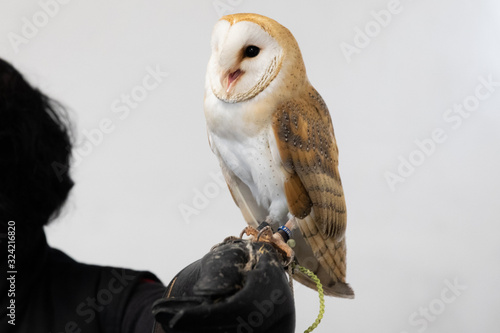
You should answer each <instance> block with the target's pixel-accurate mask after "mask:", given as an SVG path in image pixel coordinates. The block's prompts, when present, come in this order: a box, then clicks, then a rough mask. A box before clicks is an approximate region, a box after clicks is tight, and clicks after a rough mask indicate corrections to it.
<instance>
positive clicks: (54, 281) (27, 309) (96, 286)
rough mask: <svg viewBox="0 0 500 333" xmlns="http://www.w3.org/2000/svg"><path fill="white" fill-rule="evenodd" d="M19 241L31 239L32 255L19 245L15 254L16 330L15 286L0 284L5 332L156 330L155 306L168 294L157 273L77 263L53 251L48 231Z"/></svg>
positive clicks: (120, 332)
mask: <svg viewBox="0 0 500 333" xmlns="http://www.w3.org/2000/svg"><path fill="white" fill-rule="evenodd" d="M18 235H19V233H18ZM18 238H19V242H20V243H22V242H23V241H28V243H29V244H27V248H29V249H30V251H28V252H25V251H24V250H21V248H22V247H21V246H20V247H19V250H18V253H17V255H16V259H17V258H19V259H18V260H17V262H16V266H17V267H16V268H17V273H16V284H15V305H16V309H15V326H14V325H11V324H9V321H11V320H12V317H9V316H7V314H8V313H9V312H7V313H6V312H5V310H6V309H7V306H8V303H7V302H9V299H6V297H5V295H7V292H8V289H9V287H10V285H7V284H6V279H2V281H1V282H0V290H1V292H2V296H1V298H2V299H4V301H2V308H1V309H2V310H1V313H2V317H1V318H0V328H1V329H0V331H1V332H19V333H21V332H22V333H24V332H30V333H38V332H40V333H49V332H51V333H62V332H64V333H143V332H144V333H146V332H147V333H151V332H152V330H153V324H154V318H153V315H152V314H151V305H152V304H153V302H154V301H156V300H157V299H159V298H161V297H162V296H163V294H164V293H165V287H164V286H163V285H162V284H161V283H160V281H159V280H158V278H156V277H155V276H154V275H153V274H151V273H149V272H139V271H133V270H130V269H123V268H115V267H103V266H95V265H86V264H81V263H78V262H76V261H74V260H73V259H71V258H70V257H69V256H67V255H66V254H64V253H63V252H61V251H59V250H56V249H53V248H50V247H49V246H48V244H47V242H46V239H45V234H44V233H43V230H40V231H39V232H37V233H36V236H33V237H32V238H31V239H24V240H23V239H22V236H21V235H19V237H18ZM19 245H21V244H19ZM2 252H3V253H6V252H5V251H2ZM3 268H4V267H2V270H3V271H4V272H5V271H7V269H6V267H5V269H3ZM7 311H9V310H7ZM11 322H12V321H11Z"/></svg>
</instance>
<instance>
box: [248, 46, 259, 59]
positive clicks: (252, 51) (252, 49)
mask: <svg viewBox="0 0 500 333" xmlns="http://www.w3.org/2000/svg"><path fill="white" fill-rule="evenodd" d="M259 52H260V49H259V48H258V47H257V46H255V45H250V46H247V48H246V49H245V57H249V58H253V57H256V56H257V55H258V54H259Z"/></svg>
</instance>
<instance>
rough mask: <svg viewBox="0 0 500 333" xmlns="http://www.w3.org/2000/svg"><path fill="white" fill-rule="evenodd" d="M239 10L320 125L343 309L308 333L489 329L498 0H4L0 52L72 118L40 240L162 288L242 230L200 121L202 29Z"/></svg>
mask: <svg viewBox="0 0 500 333" xmlns="http://www.w3.org/2000/svg"><path fill="white" fill-rule="evenodd" d="M232 12H256V13H260V14H263V15H266V16H269V17H272V18H274V19H276V20H277V21H278V22H280V23H282V24H283V25H285V26H286V27H288V28H289V29H290V30H291V31H292V33H293V34H294V35H295V37H296V39H297V40H298V42H299V45H300V46H301V50H302V52H303V55H304V59H305V63H306V67H307V70H308V76H309V78H310V80H311V82H312V83H313V85H314V86H315V87H316V89H317V90H318V91H319V92H320V93H321V94H322V96H323V97H324V99H325V100H326V102H327V104H328V106H329V108H330V110H331V113H332V118H333V123H334V127H335V132H336V137H337V140H338V145H339V149H340V171H341V175H342V180H343V184H344V189H345V193H346V198H347V205H348V216H349V218H348V230H347V240H348V276H347V278H348V282H350V284H351V285H352V287H353V288H354V290H355V291H356V299H355V300H342V299H333V298H331V299H328V300H327V302H326V316H325V318H324V319H323V322H322V323H321V325H320V326H319V328H318V329H317V332H394V333H402V332H407V333H413V332H424V331H426V332H498V327H499V326H500V317H499V316H498V311H499V310H500V289H499V287H498V281H499V279H500V265H499V263H500V242H499V236H500V227H499V225H498V222H499V217H500V205H499V204H498V200H499V198H500V186H499V185H500V182H499V180H500V176H499V172H498V170H499V169H500V151H499V148H500V145H499V143H500V130H499V125H500V114H499V113H500V39H499V36H500V3H499V2H498V1H495V0H491V1H487V0H483V1H480V0H477V1H465V0H441V1H430V0H420V1H416V0H413V1H412V0H401V1H397V0H390V1H387V0H377V1H373V0H372V1H367V0H363V1H342V2H341V1H330V2H327V1H317V2H314V3H313V2H306V1H300V2H299V1H290V0H287V1H284V0H282V1H272V2H271V1H250V0H216V1H212V0H211V1H201V0H199V1H173V0H167V1H148V2H142V1H132V0H129V1H123V0H122V1H78V0H73V1H68V0H64V1H63V0H59V1H57V2H56V0H41V1H40V2H37V1H23V2H22V3H19V1H12V0H11V1H3V2H2V4H1V5H0V56H1V57H4V58H5V59H7V60H8V61H11V62H13V64H14V65H15V66H16V67H17V68H18V69H19V70H20V71H21V72H23V73H24V74H25V75H26V76H27V77H28V78H29V79H30V81H31V82H33V83H34V84H35V85H37V86H39V87H41V89H42V90H44V91H45V92H46V93H48V94H49V95H51V96H52V97H54V98H55V99H57V100H59V101H61V102H63V103H64V104H65V105H66V106H67V107H68V108H69V109H70V111H71V114H72V118H73V120H74V123H75V133H76V135H77V137H78V141H79V144H78V145H77V147H76V148H77V149H76V152H75V158H76V159H75V165H74V168H73V176H74V179H75V181H76V186H75V188H74V190H73V192H72V195H71V198H70V200H69V202H68V204H67V207H66V209H65V212H64V214H63V216H62V217H61V218H59V219H58V220H57V221H55V222H54V223H53V224H52V225H51V226H50V227H48V228H47V233H48V238H49V242H50V244H51V245H53V246H55V247H58V248H60V249H63V250H64V251H66V252H67V253H68V254H70V255H71V256H73V257H74V258H75V259H77V260H80V261H82V262H87V263H96V264H103V265H114V266H127V267H131V268H135V269H147V270H151V271H153V272H154V273H156V274H157V275H158V276H159V277H160V278H161V279H163V281H164V282H165V283H168V282H169V280H170V278H171V277H172V276H173V275H174V274H175V273H176V272H177V271H179V270H180V269H181V268H183V267H184V266H185V265H187V264H188V263H190V262H192V261H193V260H196V259H198V258H199V257H201V256H202V255H203V254H205V253H206V252H207V251H208V250H209V249H210V247H211V246H212V245H213V244H214V243H217V242H219V241H221V240H222V239H223V238H224V237H226V236H228V235H236V234H238V233H239V232H240V230H241V229H242V228H243V226H244V222H243V219H242V217H241V216H240V213H239V211H238V209H237V208H236V206H235V205H234V204H233V202H232V199H231V197H230V194H229V193H228V191H227V188H226V187H225V185H224V184H222V183H221V182H220V178H219V177H220V174H219V168H218V164H217V161H216V158H215V157H214V156H213V155H212V153H211V151H210V149H209V147H208V143H207V138H206V131H205V119H204V116H203V111H202V110H203V109H202V107H203V104H202V103H203V86H204V76H205V67H206V63H207V61H208V58H209V54H210V49H209V40H210V34H211V29H212V26H213V25H214V24H215V22H216V21H217V19H218V18H219V17H220V16H221V15H222V14H225V13H232ZM151 73H155V74H154V75H152V74H151ZM127 98H128V100H127ZM182 212H184V214H183V213H182ZM296 304H297V332H300V331H303V330H304V329H305V328H307V326H308V325H309V324H310V323H312V322H313V321H314V318H315V316H316V314H317V309H318V302H317V295H316V294H315V293H314V292H312V291H310V290H308V289H306V288H303V287H297V292H296Z"/></svg>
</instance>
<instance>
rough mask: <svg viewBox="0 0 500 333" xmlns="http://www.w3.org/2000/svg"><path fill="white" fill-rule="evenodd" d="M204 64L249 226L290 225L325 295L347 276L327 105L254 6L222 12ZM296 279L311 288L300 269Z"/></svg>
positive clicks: (210, 126) (210, 120)
mask: <svg viewBox="0 0 500 333" xmlns="http://www.w3.org/2000/svg"><path fill="white" fill-rule="evenodd" d="M211 49H212V54H211V57H210V60H209V62H208V66H207V74H206V84H205V99H204V110H205V118H206V123H207V131H208V139H209V143H210V147H211V149H212V151H213V152H214V154H215V155H216V156H217V158H218V159H219V163H220V166H221V169H222V172H223V174H224V178H225V180H226V182H227V185H228V187H229V190H230V192H231V194H232V196H233V199H234V201H235V202H236V204H237V205H238V207H239V209H240V210H241V212H242V214H243V217H244V219H245V220H246V222H247V223H248V225H249V226H250V227H253V228H256V227H257V226H258V225H259V224H260V223H261V222H264V221H265V222H267V223H269V224H270V225H271V226H272V227H273V228H274V229H275V230H276V228H278V227H279V226H283V225H285V224H286V226H291V228H290V229H292V230H293V238H294V239H295V242H296V246H295V247H294V252H295V260H297V261H298V263H299V264H300V265H302V266H304V267H306V268H308V269H310V270H312V271H313V272H314V273H315V274H316V275H317V276H318V277H319V278H320V280H321V282H322V284H323V288H324V290H325V293H326V294H327V295H330V296H337V297H345V298H353V297H354V292H353V291H352V289H351V287H350V286H349V285H348V284H347V283H346V282H345V274H346V259H345V255H346V243H345V237H344V234H345V230H346V204H345V199H344V193H343V189H342V184H341V180H340V175H339V171H338V150H337V144H336V141H335V137H334V132H333V126H332V121H331V118H330V114H329V112H328V108H327V107H326V104H325V102H324V101H323V99H322V98H321V96H320V95H319V93H318V92H317V91H316V90H315V89H314V88H313V86H312V85H311V83H310V82H309V80H308V78H307V76H306V69H305V66H304V62H303V60H302V55H301V52H300V50H299V46H298V44H297V42H296V40H295V38H294V37H293V35H292V34H291V33H290V31H289V30H288V29H287V28H285V27H284V26H282V25H280V24H279V23H278V22H276V21H274V20H272V19H270V18H268V17H265V16H261V15H257V14H234V15H227V16H224V17H222V18H221V19H220V20H219V21H218V22H217V23H216V25H215V27H214V29H213V32H212V41H211ZM294 278H295V279H296V280H298V281H299V282H301V283H303V284H304V285H306V286H308V287H311V288H315V285H314V283H313V282H312V280H310V279H309V278H308V277H307V276H306V275H302V274H301V273H300V272H296V273H295V274H294Z"/></svg>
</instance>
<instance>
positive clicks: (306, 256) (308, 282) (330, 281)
mask: <svg viewBox="0 0 500 333" xmlns="http://www.w3.org/2000/svg"><path fill="white" fill-rule="evenodd" d="M295 223H296V224H298V226H299V228H300V231H301V232H300V234H301V235H297V236H296V237H294V238H295V241H296V246H295V248H294V251H295V256H296V259H297V262H298V264H299V265H301V266H304V267H305V268H307V269H309V270H311V271H312V272H313V273H314V274H316V276H317V277H318V278H319V279H320V281H321V284H322V285H323V290H324V292H325V295H327V296H335V297H342V298H354V291H353V290H352V288H351V287H350V286H349V284H347V283H346V282H345V272H346V260H345V255H346V245H345V238H344V239H342V240H341V241H336V240H335V239H333V238H328V237H327V236H325V235H323V234H322V233H321V231H320V230H318V228H317V227H316V223H315V222H314V220H313V217H311V216H307V217H306V218H304V219H300V220H299V219H295ZM296 234H299V233H298V232H297V233H295V235H296ZM294 278H295V280H297V281H298V282H300V283H302V284H303V285H305V286H307V287H309V288H312V289H315V290H316V284H315V283H314V281H313V280H312V279H311V278H309V277H308V276H307V275H306V274H303V273H301V272H299V271H298V270H295V274H294Z"/></svg>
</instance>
